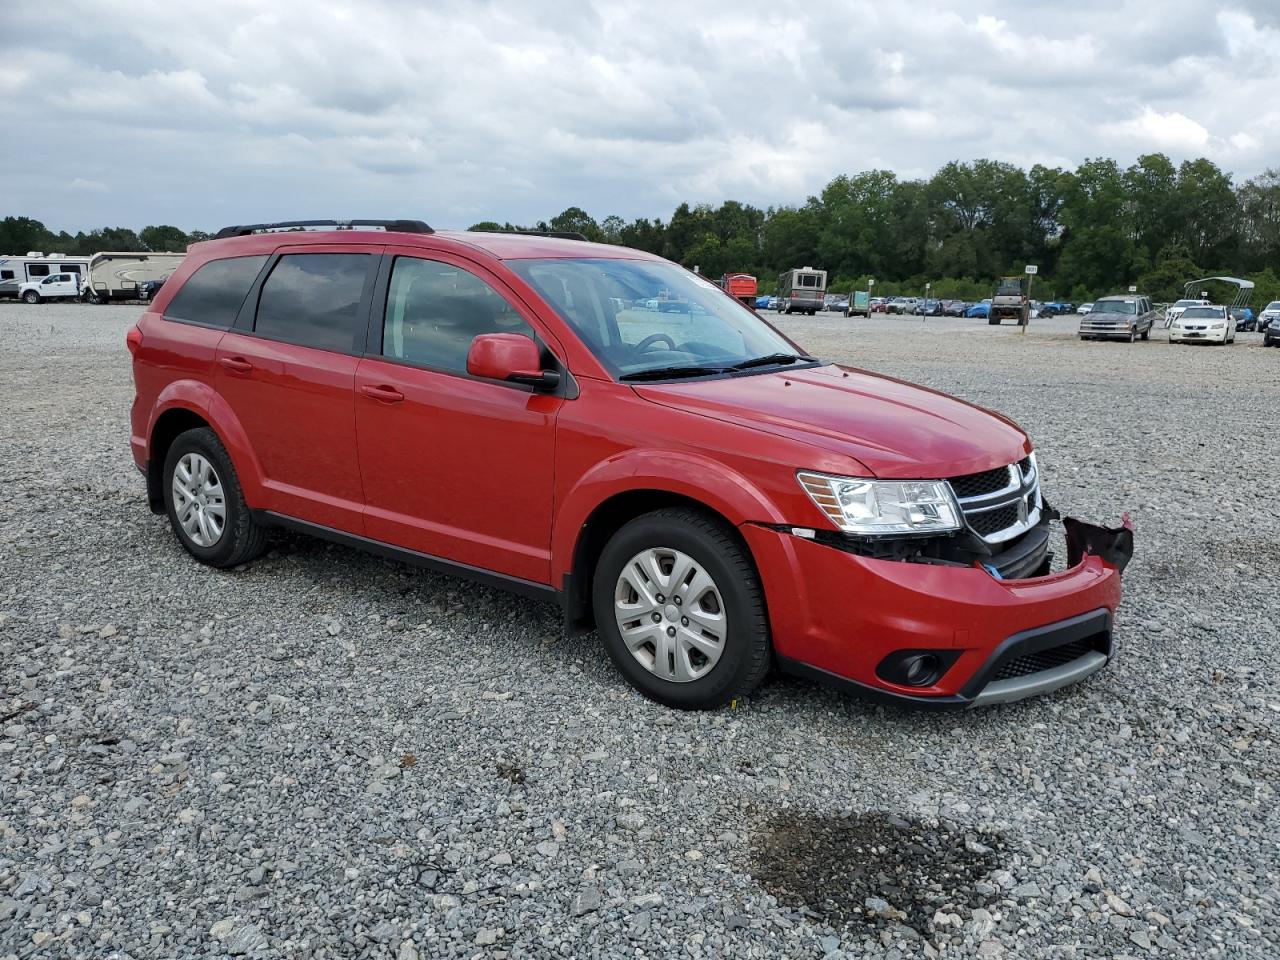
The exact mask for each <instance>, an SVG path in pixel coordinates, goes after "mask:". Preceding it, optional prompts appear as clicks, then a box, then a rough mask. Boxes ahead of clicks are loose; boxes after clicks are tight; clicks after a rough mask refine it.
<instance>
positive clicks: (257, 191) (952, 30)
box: [0, 0, 1280, 229]
mask: <svg viewBox="0 0 1280 960" xmlns="http://www.w3.org/2000/svg"><path fill="white" fill-rule="evenodd" d="M69 2H70V4H71V7H72V8H74V14H75V15H74V16H68V17H66V18H64V20H62V21H60V26H59V29H58V30H50V29H47V10H46V8H45V6H44V5H42V4H38V3H36V2H34V0H11V3H10V4H7V5H6V36H7V37H21V38H22V40H21V46H12V45H11V46H9V47H8V48H7V49H0V93H3V94H4V96H3V97H0V124H2V125H3V129H4V130H6V131H7V132H9V134H10V135H8V136H5V137H3V138H0V168H3V169H5V170H6V198H7V201H8V202H7V204H6V206H7V208H8V209H6V210H5V211H3V212H5V213H9V212H12V213H25V214H28V215H31V216H37V217H39V218H41V219H43V220H45V221H46V222H47V223H49V224H51V225H54V226H56V227H58V228H62V227H66V228H69V229H77V228H85V227H91V226H97V225H101V224H102V223H108V222H109V223H128V224H133V225H138V226H140V225H142V224H143V223H146V222H157V221H168V222H175V223H178V224H180V225H182V226H186V227H204V228H210V227H217V226H219V225H221V224H220V221H221V220H223V219H229V220H255V219H266V218H270V217H284V216H310V215H321V214H331V215H359V214H366V215H385V216H392V215H402V216H420V217H423V218H425V219H427V220H428V221H432V222H439V223H440V224H441V225H446V226H466V225H468V224H469V223H471V222H474V221H476V220H481V219H498V220H507V219H510V220H514V221H517V222H529V221H533V220H536V219H540V218H547V217H550V216H553V215H554V214H556V213H558V212H559V211H560V210H562V209H564V208H565V207H567V206H569V205H571V204H576V205H580V206H582V207H585V208H586V209H587V210H588V211H590V212H591V213H592V214H594V215H595V216H597V217H603V216H605V215H607V214H610V213H618V214H621V215H623V216H625V217H628V218H630V217H635V216H662V217H665V216H668V215H669V214H670V212H671V209H672V208H673V206H674V204H675V203H677V202H679V201H682V200H688V201H691V202H699V201H706V202H718V201H720V200H723V199H727V198H733V199H739V200H743V201H746V202H751V203H755V204H758V205H762V206H765V205H770V204H779V203H799V202H803V200H804V199H805V197H806V196H808V195H809V194H813V193H816V192H818V191H819V190H821V188H822V187H823V185H824V184H825V183H826V182H827V181H828V180H829V179H831V177H833V176H835V175H836V174H839V173H847V172H856V171H858V170H862V169H869V168H872V167H889V168H892V169H894V170H896V171H897V172H898V173H899V174H900V175H902V176H918V175H927V174H928V173H930V172H932V171H933V170H935V169H936V168H937V167H939V166H941V165H942V164H944V163H946V162H947V161H948V160H952V159H974V158H978V157H984V156H986V157H991V158H993V159H999V160H1007V161H1010V162H1014V163H1021V164H1031V163H1036V162H1046V163H1052V164H1064V165H1074V164H1075V163H1078V162H1079V161H1080V160H1082V159H1084V158H1085V157H1089V156H1098V155H1100V154H1111V155H1114V156H1115V157H1116V159H1117V160H1119V161H1120V162H1121V163H1122V164H1125V163H1128V162H1131V161H1132V160H1133V159H1134V158H1135V157H1136V156H1137V155H1138V154H1140V153H1146V152H1150V151H1152V150H1163V151H1165V152H1168V153H1169V154H1170V155H1171V156H1172V157H1173V159H1174V160H1175V161H1179V160H1182V159H1185V158H1187V157H1189V156H1199V155H1202V154H1203V155H1207V156H1209V157H1210V159H1213V160H1215V161H1217V162H1219V163H1222V164H1224V165H1225V166H1227V167H1228V168H1229V169H1232V170H1233V172H1234V173H1236V175H1237V177H1238V178H1243V177H1245V176H1249V175H1252V174H1254V173H1257V172H1259V170H1260V169H1261V168H1262V167H1263V166H1264V165H1265V163H1266V160H1267V158H1268V157H1274V156H1277V155H1280V105H1275V97H1274V91H1275V89H1277V85H1278V84H1280V64H1273V60H1272V58H1270V57H1264V56H1258V55H1257V53H1258V51H1260V50H1266V49H1270V50H1274V49H1278V48H1280V45H1278V44H1280V34H1278V33H1277V31H1276V29H1275V26H1274V25H1275V18H1274V17H1268V16H1267V10H1268V9H1269V4H1268V2H1267V0H1235V2H1228V3H1226V4H1225V6H1223V5H1220V4H1219V3H1218V2H1216V0H1165V2H1162V3H1161V4H1155V3H1151V2H1147V0H1075V2H1073V3H1072V4H1070V5H1066V6H1064V5H1061V4H1057V3H1049V2H1034V0H1032V2H1025V0H985V2H982V3H978V2H976V0H968V2H966V0H920V2H917V3H911V4H897V3H891V4H885V3H879V2H872V0H811V2H809V3H807V4H805V5H803V6H800V7H778V6H777V4H775V3H766V2H765V0H738V2H734V3H729V2H727V0H720V2H719V3H716V4H713V5H712V6H710V7H706V8H699V9H698V10H697V11H696V15H694V11H692V10H691V8H690V7H689V6H688V4H686V3H679V2H675V0H649V2H647V3H645V4H632V3H625V2H623V0H597V2H594V3H593V2H590V0H556V2H554V3H551V2H547V0H543V2H540V3H536V2H530V3H527V4H518V3H514V2H495V0H475V2H469V0H440V2H437V3H433V4H410V3H406V2H403V0H365V2H361V3H358V4H357V3H339V4H337V5H332V4H321V5H316V4H312V3H306V2H303V0H273V2H272V3H271V4H270V5H263V4H261V3H259V2H257V0H224V2H220V3H217V4H209V3H205V2H202V0H127V2H126V0H97V2H93V3H88V2H76V0H69ZM1188 23H1196V24H1200V25H1201V27H1200V29H1199V31H1198V32H1197V34H1196V36H1195V38H1194V40H1189V38H1188V34H1187V32H1186V29H1185V25H1186V24H1188ZM4 42H6V41H0V43H4ZM7 42H8V43H10V44H12V41H7ZM14 131H21V132H22V134H21V135H13V132H14ZM1233 164H1235V166H1232V165H1233ZM76 182H81V183H96V184H100V185H105V184H112V185H113V189H112V190H110V191H106V190H99V191H97V192H95V191H92V190H88V189H85V188H84V187H83V186H77V187H76V188H75V189H73V190H68V189H66V188H67V187H68V185H71V184H74V183H76Z"/></svg>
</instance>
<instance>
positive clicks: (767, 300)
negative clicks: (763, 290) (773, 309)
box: [756, 297, 773, 310]
mask: <svg viewBox="0 0 1280 960" xmlns="http://www.w3.org/2000/svg"><path fill="white" fill-rule="evenodd" d="M772 301H773V297H756V309H757V310H767V309H768V308H769V307H770V306H772V305H773V304H772Z"/></svg>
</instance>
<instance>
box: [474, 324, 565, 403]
mask: <svg viewBox="0 0 1280 960" xmlns="http://www.w3.org/2000/svg"><path fill="white" fill-rule="evenodd" d="M467 373H469V374H471V375H472V376H473V377H484V378H485V379H486V380H504V381H508V382H510V383H523V384H526V385H528V386H531V387H535V388H537V389H539V390H554V389H555V388H556V387H557V386H559V385H560V374H559V373H557V372H556V371H554V370H544V369H542V356H541V351H540V350H539V349H538V345H537V344H536V343H534V342H533V340H531V339H530V338H529V337H526V336H525V335H524V334H521V333H482V334H480V335H479V336H478V337H476V338H475V339H473V340H472V341H471V347H470V348H469V349H468V350H467Z"/></svg>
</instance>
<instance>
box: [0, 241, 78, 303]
mask: <svg viewBox="0 0 1280 960" xmlns="http://www.w3.org/2000/svg"><path fill="white" fill-rule="evenodd" d="M60 273H69V274H72V275H73V276H74V277H75V278H76V280H77V281H78V282H79V281H83V279H84V278H85V277H86V276H87V275H88V273H89V258H88V257H67V256H63V255H62V254H60V253H51V254H49V256H47V257H46V256H45V255H44V254H43V253H40V252H38V251H34V250H33V251H31V252H30V253H28V254H27V255H26V256H24V257H17V256H0V297H17V296H18V288H19V287H20V286H22V284H24V283H39V282H40V281H42V280H43V279H44V278H45V277H51V276H54V275H56V274H60ZM78 282H77V286H78V285H79V283H78Z"/></svg>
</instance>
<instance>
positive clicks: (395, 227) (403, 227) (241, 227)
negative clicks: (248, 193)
mask: <svg viewBox="0 0 1280 960" xmlns="http://www.w3.org/2000/svg"><path fill="white" fill-rule="evenodd" d="M309 227H332V228H333V229H335V230H354V229H355V228H356V227H381V228H382V229H383V230H389V231H394V232H396V233H435V231H434V230H432V229H431V228H430V227H429V226H427V225H426V224H425V223H423V222H422V221H421V220H281V221H280V222H279V223H245V224H237V225H236V226H231V227H223V228H222V229H221V230H219V231H218V232H217V233H215V234H214V235H213V239H215V240H222V239H225V238H226V237H247V236H249V235H250V234H251V233H268V232H271V231H286V230H306V229H307V228H309Z"/></svg>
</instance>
